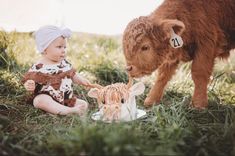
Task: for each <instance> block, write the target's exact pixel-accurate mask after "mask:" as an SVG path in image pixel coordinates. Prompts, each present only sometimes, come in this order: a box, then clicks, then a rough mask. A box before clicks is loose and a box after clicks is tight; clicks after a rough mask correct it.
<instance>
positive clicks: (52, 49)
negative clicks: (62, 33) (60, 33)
mask: <svg viewBox="0 0 235 156" xmlns="http://www.w3.org/2000/svg"><path fill="white" fill-rule="evenodd" d="M65 50H66V39H65V38H64V37H58V38H57V39H55V40H54V41H53V42H52V43H51V44H50V45H49V46H48V47H47V48H46V50H45V52H44V56H45V57H46V58H47V59H49V60H51V61H53V62H58V63H59V62H61V61H62V60H63V59H65V55H66V51H65Z"/></svg>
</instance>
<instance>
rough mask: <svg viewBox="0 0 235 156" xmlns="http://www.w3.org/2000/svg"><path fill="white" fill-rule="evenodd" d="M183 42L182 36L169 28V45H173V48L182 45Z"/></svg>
mask: <svg viewBox="0 0 235 156" xmlns="http://www.w3.org/2000/svg"><path fill="white" fill-rule="evenodd" d="M183 44H184V42H183V40H182V38H181V37H180V36H179V35H177V34H176V33H175V32H174V30H173V29H172V30H171V38H170V45H171V46H172V47H173V48H180V47H182V46H183Z"/></svg>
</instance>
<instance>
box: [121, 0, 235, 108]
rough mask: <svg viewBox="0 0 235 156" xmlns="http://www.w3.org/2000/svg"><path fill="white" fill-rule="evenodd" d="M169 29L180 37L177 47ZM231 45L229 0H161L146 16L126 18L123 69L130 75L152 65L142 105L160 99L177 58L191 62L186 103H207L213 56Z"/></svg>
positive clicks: (233, 18) (234, 32)
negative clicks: (150, 84) (152, 79)
mask: <svg viewBox="0 0 235 156" xmlns="http://www.w3.org/2000/svg"><path fill="white" fill-rule="evenodd" d="M172 29H173V30H174V32H175V33H176V34H178V35H180V36H181V37H182V39H183V41H184V45H183V47H181V48H178V49H174V48H172V47H171V46H170V44H169V39H170V36H171V30H172ZM234 48H235V0H210V1H208V0H165V1H164V2H163V3H162V5H161V6H159V8H157V9H156V10H155V11H154V12H153V13H151V14H150V15H149V16H145V17H139V18H137V19H134V20H133V21H131V22H130V23H129V24H128V25H127V27H126V30H125V32H124V35H123V49H124V55H125V58H126V62H127V70H128V72H129V74H130V75H131V76H132V77H141V76H143V75H147V74H150V73H152V72H153V71H155V70H156V69H158V77H157V80H156V83H155V84H154V86H153V87H152V89H151V90H150V92H149V94H148V97H147V98H146V99H145V105H147V106H149V105H152V104H153V103H154V102H157V103H158V102H160V100H161V97H162V94H163V89H164V87H165V85H166V84H167V82H168V81H169V80H170V79H171V77H172V75H173V74H174V72H175V70H176V68H177V65H178V64H179V62H187V61H192V69H191V73H192V79H193V81H194V84H195V90H194V94H193V98H192V104H193V106H194V107H197V108H205V107H207V105H208V101H207V85H208V83H209V77H210V75H211V73H212V70H213V66H214V60H215V58H216V57H220V58H227V57H228V56H229V53H230V50H231V49H234Z"/></svg>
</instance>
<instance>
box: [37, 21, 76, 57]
mask: <svg viewBox="0 0 235 156" xmlns="http://www.w3.org/2000/svg"><path fill="white" fill-rule="evenodd" d="M71 34H72V32H71V30H70V29H68V28H65V29H62V28H59V27H56V26H52V25H48V26H44V27H41V28H39V30H38V31H36V32H35V33H34V35H35V40H36V45H37V49H38V52H39V53H42V52H43V51H44V50H45V49H46V48H47V47H48V46H49V44H51V42H53V41H54V40H55V39H57V38H58V37H60V36H63V37H64V38H69V37H70V36H71Z"/></svg>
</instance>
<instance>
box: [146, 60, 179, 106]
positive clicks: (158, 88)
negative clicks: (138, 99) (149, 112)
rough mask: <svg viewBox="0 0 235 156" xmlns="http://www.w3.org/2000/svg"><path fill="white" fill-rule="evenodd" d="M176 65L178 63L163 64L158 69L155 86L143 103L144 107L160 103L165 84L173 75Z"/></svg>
mask: <svg viewBox="0 0 235 156" xmlns="http://www.w3.org/2000/svg"><path fill="white" fill-rule="evenodd" d="M177 65H178V63H174V64H164V65H162V66H160V67H159V69H158V75H157V79H156V81H155V84H154V85H153V87H152V88H151V90H150V92H149V94H148V96H147V98H146V99H145V101H144V105H145V106H147V107H148V106H152V105H153V104H154V103H159V102H160V100H161V98H162V95H163V91H164V88H165V86H166V84H167V82H168V81H169V80H170V79H171V77H172V75H173V74H174V73H175V70H176V68H177Z"/></svg>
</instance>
